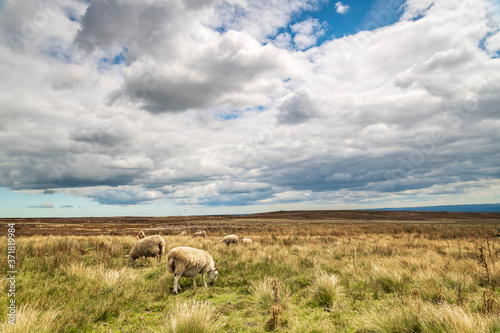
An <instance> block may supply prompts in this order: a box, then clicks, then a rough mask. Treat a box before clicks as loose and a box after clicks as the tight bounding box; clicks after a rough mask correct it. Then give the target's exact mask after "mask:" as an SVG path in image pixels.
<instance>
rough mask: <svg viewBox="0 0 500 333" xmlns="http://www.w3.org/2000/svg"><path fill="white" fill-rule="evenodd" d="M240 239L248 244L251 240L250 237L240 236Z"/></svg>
mask: <svg viewBox="0 0 500 333" xmlns="http://www.w3.org/2000/svg"><path fill="white" fill-rule="evenodd" d="M240 241H241V242H242V243H245V244H249V243H251V242H252V240H251V239H250V238H244V237H240Z"/></svg>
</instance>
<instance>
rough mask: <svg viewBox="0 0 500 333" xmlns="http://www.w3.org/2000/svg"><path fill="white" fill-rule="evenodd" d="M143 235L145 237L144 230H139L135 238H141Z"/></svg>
mask: <svg viewBox="0 0 500 333" xmlns="http://www.w3.org/2000/svg"><path fill="white" fill-rule="evenodd" d="M144 237H146V234H145V233H144V231H142V230H141V231H139V233H138V234H137V238H139V239H143V238H144Z"/></svg>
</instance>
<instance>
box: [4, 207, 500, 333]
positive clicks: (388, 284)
mask: <svg viewBox="0 0 500 333" xmlns="http://www.w3.org/2000/svg"><path fill="white" fill-rule="evenodd" d="M8 223H15V229H16V232H15V234H16V253H15V256H16V271H17V273H16V288H15V289H16V291H15V301H16V304H17V311H16V315H17V318H16V324H15V325H11V324H9V323H8V316H7V314H8V309H7V304H8V301H9V300H10V297H9V296H8V290H9V287H10V280H8V279H7V277H8V275H7V274H3V275H2V277H1V279H0V285H1V287H2V288H1V289H2V291H3V292H1V293H0V304H2V306H0V331H1V332H23V333H24V332H178V333H181V332H267V331H277V332H358V333H362V332H363V333H368V332H394V333H396V332H397V333H399V332H474V333H475V332H500V303H499V301H500V297H499V292H500V262H499V255H500V238H497V234H498V232H499V231H500V214H493V213H490V214H486V213H483V214H482V213H430V212H370V211H319V212H318V211H312V212H276V213H268V214H254V215H240V216H197V217H165V218H159V217H157V218H133V217H126V218H125V217H120V218H119V217H115V218H75V219H1V220H0V225H1V226H2V228H1V230H2V234H1V237H0V247H1V248H2V249H5V250H2V251H1V252H0V262H1V263H2V267H7V265H6V263H7V260H8V258H7V250H6V249H7V246H8V243H7V242H8V240H7V229H8V228H7V225H8ZM139 230H144V231H145V233H146V234H147V235H153V234H161V235H162V236H163V237H164V238H165V240H166V244H167V252H168V251H169V250H170V249H171V248H173V247H176V246H191V247H196V248H201V249H204V250H207V251H208V252H210V254H211V255H212V256H213V258H214V260H215V261H216V263H217V265H218V267H219V276H218V278H217V281H216V282H215V283H214V284H213V285H209V286H208V287H207V288H205V287H202V286H201V277H200V276H198V279H197V287H196V288H193V287H192V285H191V284H192V280H191V279H187V278H181V279H180V285H181V287H182V290H181V292H180V293H179V295H173V294H172V287H173V275H172V274H169V273H168V272H167V269H166V266H167V263H166V260H163V261H162V262H161V263H157V262H156V261H155V260H153V259H152V258H150V259H149V261H148V262H147V263H145V262H144V260H143V261H142V263H141V264H140V265H136V266H131V265H130V263H129V262H128V259H126V258H125V255H126V254H128V252H129V251H130V249H131V247H132V246H133V244H134V243H135V242H136V240H137V238H136V234H137V232H138V231H139ZM184 230H185V231H187V233H188V235H187V236H180V235H179V233H180V232H181V231H184ZM197 230H206V231H207V237H206V238H193V237H191V235H192V234H193V233H194V232H195V231H197ZM227 234H236V235H238V236H245V237H248V238H251V239H252V240H253V242H252V243H251V244H241V243H240V244H237V245H230V246H226V245H225V244H222V243H219V242H218V241H219V240H220V239H221V238H222V237H223V236H224V235H227ZM164 258H166V256H165V257H164ZM7 270H8V269H6V268H5V269H4V272H6V271H7Z"/></svg>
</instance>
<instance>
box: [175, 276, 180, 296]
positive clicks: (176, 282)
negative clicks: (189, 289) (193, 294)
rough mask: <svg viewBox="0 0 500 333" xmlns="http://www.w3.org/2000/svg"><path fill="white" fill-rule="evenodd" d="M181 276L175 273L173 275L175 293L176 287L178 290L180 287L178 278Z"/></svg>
mask: <svg viewBox="0 0 500 333" xmlns="http://www.w3.org/2000/svg"><path fill="white" fill-rule="evenodd" d="M180 277H181V274H176V275H175V276H174V294H176V295H177V288H179V290H180V289H181V286H179V278H180Z"/></svg>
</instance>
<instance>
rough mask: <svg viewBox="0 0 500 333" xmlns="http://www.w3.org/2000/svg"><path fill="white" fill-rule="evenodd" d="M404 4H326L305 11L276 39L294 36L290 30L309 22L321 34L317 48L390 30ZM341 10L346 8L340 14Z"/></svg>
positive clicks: (398, 0) (362, 0) (394, 0)
mask: <svg viewBox="0 0 500 333" xmlns="http://www.w3.org/2000/svg"><path fill="white" fill-rule="evenodd" d="M404 3H405V1H404V0H376V1H374V0H359V1H329V2H328V3H326V4H325V5H323V6H322V7H321V9H319V10H313V11H304V12H302V13H300V14H299V15H296V16H295V17H294V18H293V19H292V21H291V22H290V24H289V26H288V27H287V28H282V29H280V31H279V32H278V34H277V35H279V34H280V33H283V32H287V33H290V34H291V35H292V37H293V36H294V32H293V31H292V30H291V28H290V27H291V26H292V25H294V24H296V23H298V22H303V21H306V20H308V19H316V20H318V22H319V23H320V24H321V26H322V29H323V31H324V33H323V34H321V35H319V36H318V37H317V40H316V45H321V44H322V43H324V42H325V41H328V40H332V39H335V38H342V37H344V36H348V35H353V34H356V33H358V32H360V31H370V30H375V29H378V28H380V27H384V26H389V25H391V24H394V23H396V22H398V21H399V19H400V18H401V15H402V14H403V12H404V10H403V4H404ZM339 6H341V7H340V8H348V9H346V10H345V11H340V12H339Z"/></svg>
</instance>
